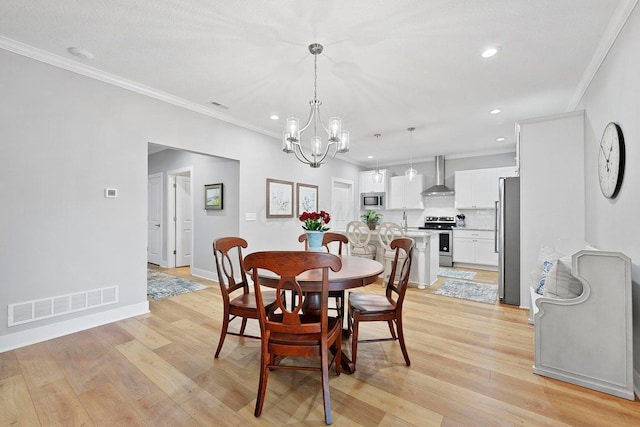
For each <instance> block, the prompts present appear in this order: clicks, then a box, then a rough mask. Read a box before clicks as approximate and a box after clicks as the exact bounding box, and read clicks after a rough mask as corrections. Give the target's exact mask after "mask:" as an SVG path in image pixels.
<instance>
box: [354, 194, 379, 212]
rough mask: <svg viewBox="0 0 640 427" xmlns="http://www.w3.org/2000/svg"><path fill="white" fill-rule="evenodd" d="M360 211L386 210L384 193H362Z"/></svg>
mask: <svg viewBox="0 0 640 427" xmlns="http://www.w3.org/2000/svg"><path fill="white" fill-rule="evenodd" d="M360 209H384V193H361V194H360Z"/></svg>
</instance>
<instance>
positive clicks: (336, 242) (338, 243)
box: [322, 231, 349, 318]
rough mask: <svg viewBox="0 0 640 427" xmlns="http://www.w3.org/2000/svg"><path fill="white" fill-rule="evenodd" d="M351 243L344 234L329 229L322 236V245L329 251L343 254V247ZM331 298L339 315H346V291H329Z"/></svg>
mask: <svg viewBox="0 0 640 427" xmlns="http://www.w3.org/2000/svg"><path fill="white" fill-rule="evenodd" d="M348 244H349V239H348V238H347V236H345V235H344V234H340V233H333V232H331V231H327V232H326V233H324V237H323V238H322V246H324V247H325V248H327V252H328V253H330V254H331V253H332V254H336V255H342V247H343V246H344V245H348ZM329 298H333V299H334V300H335V304H336V311H337V312H338V316H339V317H341V318H342V317H343V316H344V303H345V299H344V291H329Z"/></svg>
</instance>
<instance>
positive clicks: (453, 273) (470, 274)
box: [438, 268, 476, 280]
mask: <svg viewBox="0 0 640 427" xmlns="http://www.w3.org/2000/svg"><path fill="white" fill-rule="evenodd" d="M438 276H445V277H453V278H454V279H464V280H473V279H474V278H475V277H476V273H475V272H474V271H464V270H454V269H452V268H439V269H438Z"/></svg>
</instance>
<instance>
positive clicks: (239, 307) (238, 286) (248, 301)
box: [213, 237, 276, 358]
mask: <svg viewBox="0 0 640 427" xmlns="http://www.w3.org/2000/svg"><path fill="white" fill-rule="evenodd" d="M243 248H244V249H246V248H247V241H246V240H244V239H242V238H240V237H222V238H219V239H216V240H215V241H214V242H213V255H214V257H215V260H216V270H217V271H218V283H219V284H220V294H221V295H222V308H223V310H224V313H223V316H222V330H221V331H220V341H219V342H218V349H217V350H216V354H215V357H216V358H217V357H218V356H219V355H220V350H222V345H223V344H224V339H225V338H226V336H227V334H229V335H236V336H242V337H245V338H257V339H259V338H260V337H259V336H255V335H245V328H246V327H247V319H258V309H257V306H256V298H255V295H254V293H253V292H251V289H250V286H249V281H248V279H247V274H246V272H245V271H244V269H243V268H242V249H243ZM234 250H235V252H236V253H237V259H235V261H234V259H233V257H234ZM236 268H237V270H236ZM236 272H237V273H238V275H237V276H236ZM262 298H263V301H264V303H265V305H266V307H267V311H269V312H273V310H275V308H276V293H275V291H265V292H263V294H262ZM236 318H241V319H242V323H241V325H240V332H239V333H238V332H229V323H230V322H231V321H232V320H234V319H236Z"/></svg>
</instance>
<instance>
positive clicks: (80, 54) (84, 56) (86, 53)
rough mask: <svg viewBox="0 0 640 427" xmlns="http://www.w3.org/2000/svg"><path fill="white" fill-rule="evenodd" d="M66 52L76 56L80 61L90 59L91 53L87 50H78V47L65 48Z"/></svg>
mask: <svg viewBox="0 0 640 427" xmlns="http://www.w3.org/2000/svg"><path fill="white" fill-rule="evenodd" d="M67 52H69V53H70V54H71V55H73V56H77V57H78V58H80V59H92V58H93V53H91V52H89V51H88V50H84V49H80V48H79V47H69V48H67Z"/></svg>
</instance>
